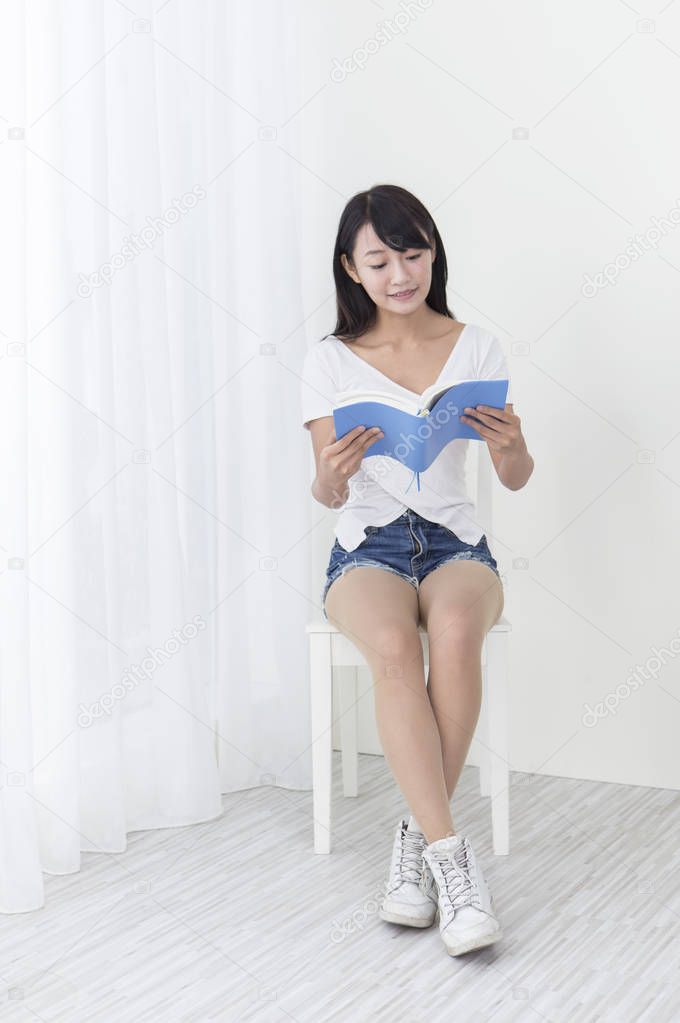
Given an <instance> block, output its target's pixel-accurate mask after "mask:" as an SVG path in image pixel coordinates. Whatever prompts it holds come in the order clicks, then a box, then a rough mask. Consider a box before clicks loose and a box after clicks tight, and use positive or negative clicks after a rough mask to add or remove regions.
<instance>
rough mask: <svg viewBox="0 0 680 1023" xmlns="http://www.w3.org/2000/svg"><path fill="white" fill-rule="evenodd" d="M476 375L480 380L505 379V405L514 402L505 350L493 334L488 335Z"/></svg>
mask: <svg viewBox="0 0 680 1023" xmlns="http://www.w3.org/2000/svg"><path fill="white" fill-rule="evenodd" d="M477 375H478V378H479V379H480V380H507V381H508V393H507V395H506V398H505V402H506V404H507V405H513V404H514V402H513V398H512V380H511V379H510V371H509V369H508V360H507V359H506V357H505V352H504V351H503V349H502V347H501V343H500V341H499V340H498V338H497V337H495V336H494V335H493V334H490V335H489V344H488V346H487V349H486V352H485V353H484V356H483V358H482V363H481V365H480V367H479V370H478V373H477Z"/></svg>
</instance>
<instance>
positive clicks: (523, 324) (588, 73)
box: [280, 0, 680, 788]
mask: <svg viewBox="0 0 680 1023" xmlns="http://www.w3.org/2000/svg"><path fill="white" fill-rule="evenodd" d="M636 6H637V7H638V9H639V11H640V14H639V15H638V14H636V13H635V12H634V11H633V10H632V8H631V7H630V6H629V5H628V4H626V3H624V2H614V0H611V2H608V3H601V4H598V5H592V4H587V3H586V2H585V0H577V2H576V3H572V4H562V5H553V4H551V5H543V4H540V3H538V2H533V3H528V4H523V5H521V6H518V5H507V4H504V3H500V2H478V3H475V4H465V5H462V4H457V3H456V4H453V3H448V4H447V3H444V2H443V0H433V2H432V3H429V4H425V3H422V4H420V5H419V4H415V3H414V4H410V5H409V4H397V3H392V2H389V0H385V2H384V3H381V4H380V5H377V4H375V5H374V4H371V3H361V4H360V3H358V2H355V3H344V4H342V5H341V4H334V5H333V10H332V12H330V13H329V11H328V9H325V10H323V11H322V10H316V9H311V5H310V11H309V12H308V17H307V21H306V31H307V33H308V36H309V44H308V47H307V49H308V57H307V60H306V63H305V67H304V69H302V74H301V78H302V80H303V85H304V88H303V89H302V90H301V94H300V95H301V101H300V109H299V112H298V113H297V114H296V115H295V117H294V119H293V121H292V123H291V131H292V130H293V128H294V132H295V134H294V135H292V134H291V136H290V138H289V139H288V140H287V137H286V135H285V131H284V132H283V133H282V135H281V140H280V141H281V144H282V145H283V146H284V147H286V145H287V142H288V144H289V145H290V147H291V149H290V152H291V155H292V156H293V157H294V158H295V159H296V160H299V161H301V162H302V163H303V165H304V166H305V167H306V168H307V169H308V171H309V175H308V202H307V206H306V210H305V218H304V225H303V233H304V242H305V244H304V251H305V253H306V267H305V274H306V293H305V308H306V309H307V310H308V316H309V318H308V320H307V324H306V329H307V333H308V337H309V338H310V339H316V338H318V337H320V336H321V335H322V334H324V333H326V332H327V331H329V330H331V329H332V327H333V324H334V300H333V281H332V276H331V255H332V246H333V241H334V235H335V229H336V226H337V221H338V217H339V214H340V211H341V209H342V206H343V205H344V202H345V201H346V200H347V199H348V198H349V197H350V196H351V195H352V194H353V193H354V192H356V191H358V190H359V189H362V188H366V187H368V186H370V185H371V184H375V183H378V182H392V183H397V184H400V185H403V186H404V187H406V188H409V189H411V190H412V191H413V192H415V193H416V194H417V195H418V196H419V197H420V198H421V199H422V200H423V202H424V203H425V204H426V205H427V206H428V208H429V209H430V211H431V212H432V214H433V216H434V217H435V219H436V221H437V224H438V227H439V230H440V232H441V234H442V236H443V239H444V242H445V245H446V250H447V256H448V260H449V269H450V287H449V304H450V306H451V308H452V309H453V311H454V313H455V314H456V316H457V317H458V318H459V319H461V320H463V321H473V322H476V323H479V324H481V325H483V326H486V327H488V328H490V329H492V330H494V332H495V333H497V335H498V336H499V338H500V339H501V341H502V343H503V345H504V348H505V351H506V352H507V354H508V357H509V365H510V372H511V374H512V378H513V385H514V393H515V397H516V402H515V409H516V411H517V413H518V414H519V415H520V416H521V418H522V424H523V429H524V432H525V436H526V438H527V441H528V445H529V449H530V451H531V453H532V454H533V456H534V458H535V462H536V469H535V472H534V475H533V477H532V478H531V480H530V482H529V484H528V485H527V487H526V488H525V489H523V490H522V491H519V492H517V493H512V492H510V491H507V490H505V489H504V488H502V487H501V486H500V484H499V483H498V484H497V487H496V491H495V509H494V529H493V537H492V538H491V540H490V544H491V547H492V550H493V552H494V554H495V556H496V558H497V559H498V561H499V565H500V567H501V570H502V572H503V575H504V578H505V586H506V609H505V613H506V615H507V617H509V618H510V619H511V621H512V623H513V627H514V632H513V636H512V646H511V650H512V660H511V673H510V679H511V689H512V696H511V708H512V709H511V743H510V749H511V764H512V767H513V768H514V769H516V770H520V771H535V772H538V773H542V774H554V775H563V776H568V777H576V778H589V779H599V780H605V781H616V782H627V783H632V784H641V785H653V786H668V787H671V788H680V761H679V758H678V757H677V754H676V748H677V744H676V737H677V734H678V726H679V724H680V670H679V667H680V659H679V658H678V652H679V651H680V609H679V608H678V599H677V582H676V580H677V574H678V564H679V561H680V559H679V554H680V540H679V539H678V528H677V523H678V518H679V512H680V418H679V416H678V405H679V402H678V398H677V391H678V380H679V375H680V374H679V368H680V360H679V359H678V342H679V338H678V327H677V322H678V306H679V305H680V301H679V292H678V284H679V283H680V278H679V277H678V273H679V272H680V178H679V175H678V168H679V166H680V160H679V157H680V143H679V141H678V133H677V130H676V128H675V120H676V119H675V117H674V116H673V115H674V112H675V106H676V104H675V103H674V97H676V96H677V91H678V87H679V86H680V4H668V3H667V2H666V4H665V6H664V4H663V3H658V4H641V3H640V2H638V3H637V4H636ZM400 11H401V12H402V16H403V18H404V30H403V31H401V32H396V33H394V34H395V37H394V38H393V39H392V41H390V42H388V43H386V44H383V45H380V44H379V41H377V33H378V31H379V24H378V23H379V22H381V21H384V20H385V19H393V18H394V16H395V15H396V14H397V13H398V12H400ZM405 12H406V13H405ZM408 12H410V13H408ZM314 19H316V20H314ZM371 40H374V43H373V44H372V43H371ZM361 48H363V49H364V51H366V50H371V49H374V50H376V52H374V53H373V54H372V55H369V56H368V59H367V61H366V64H365V66H364V67H363V69H361V70H358V69H357V70H354V71H352V72H351V73H348V74H346V75H345V76H344V78H343V76H342V75H341V74H336V76H335V77H336V78H342V80H341V81H335V80H333V79H332V77H331V70H332V69H333V67H336V68H337V66H338V65H337V64H334V63H333V61H334V58H337V60H338V61H339V62H342V61H344V60H345V58H348V57H352V56H353V57H354V59H355V60H358V59H361V56H362V54H361ZM663 218H665V220H664V219H663ZM634 236H636V237H637V239H638V241H637V243H636V244H637V246H638V248H639V252H640V255H639V256H635V258H634V259H631V258H630V256H629V257H626V249H627V246H628V245H629V242H630V240H631V239H632V238H633V237H634ZM643 246H644V247H643ZM617 257H619V263H620V269H619V270H618V272H617V271H616V270H613V273H615V274H616V276H615V279H613V281H612V283H609V284H606V285H605V286H602V287H595V286H591V288H590V290H588V289H584V287H583V285H584V280H585V277H584V275H586V274H587V275H590V276H589V278H588V279H589V280H591V279H594V278H595V277H596V275H597V274H598V273H601V272H602V271H603V269H604V268H605V267H607V265H608V264H609V265H610V267H609V268H610V269H612V264H614V263H615V262H616V261H617ZM591 292H592V293H591ZM304 439H305V442H306V443H309V441H308V438H307V437H306V436H305V438H304ZM315 516H316V517H315V521H318V523H319V526H318V528H317V529H316V530H315V532H314V533H313V541H314V543H315V545H316V549H315V568H314V573H315V574H314V581H313V584H312V592H313V594H314V596H315V597H316V596H317V593H318V591H319V589H320V586H321V583H322V577H323V569H324V567H325V563H326V560H327V556H328V549H329V547H330V543H331V541H332V538H333V536H332V531H333V524H334V521H335V513H333V512H331V511H329V510H325V509H323V508H322V507H321V506H320V505H316V506H315ZM672 641H675V642H674V644H673V645H674V647H675V651H674V650H673V649H672V648H671V647H670V644H671V642H672ZM661 647H665V648H667V654H666V656H665V660H666V663H665V665H663V666H661V669H660V670H659V671H658V672H657V671H656V668H655V666H656V664H657V661H656V660H655V657H656V654H655V651H657V650H658V648H661ZM640 668H641V669H642V672H644V675H646V680H645V678H644V676H643V673H642V672H640V671H639V670H638V669H640ZM634 671H637V678H638V679H639V682H638V684H637V688H635V689H632V688H631V687H630V684H629V685H628V686H626V682H627V680H628V682H629V683H630V679H631V676H632V674H633V672H634ZM650 671H651V672H654V674H650ZM621 686H623V688H622V689H620V690H619V693H620V695H619V696H618V697H617V695H616V690H617V687H621ZM626 688H627V689H628V693H627V694H626ZM605 699H608V701H609V704H610V709H609V710H608V711H607V712H606V714H605V715H604V716H602V717H600V718H599V719H597V720H595V723H594V724H591V721H592V720H593V717H592V715H591V716H590V717H588V716H585V717H584V712H585V704H586V703H587V704H588V705H589V706H590V707H591V708H592V707H595V706H596V705H597V704H599V703H601V702H602V701H604V700H605ZM368 705H369V701H367V700H364V701H363V706H364V707H367V706H368ZM369 719H370V715H369V718H367V720H366V721H365V722H364V724H363V728H364V734H365V736H366V743H367V744H369V745H370V741H369V736H370V734H371V724H370V720H369Z"/></svg>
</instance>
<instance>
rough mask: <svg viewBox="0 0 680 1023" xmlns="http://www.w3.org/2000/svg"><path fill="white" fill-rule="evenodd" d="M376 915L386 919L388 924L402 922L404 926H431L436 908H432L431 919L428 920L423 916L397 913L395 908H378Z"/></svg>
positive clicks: (435, 914)
mask: <svg viewBox="0 0 680 1023" xmlns="http://www.w3.org/2000/svg"><path fill="white" fill-rule="evenodd" d="M378 916H379V917H380V919H381V920H386V921H387V923H388V924H403V925H404V926H405V927H431V926H432V924H433V923H434V921H435V918H436V916H437V908H436V906H433V908H432V919H431V920H428V919H427V918H426V917H425V918H422V917H421V918H418V917H412V916H406V915H405V914H403V913H399V912H398V911H397V910H390V909H382V908H381V909H379V910H378Z"/></svg>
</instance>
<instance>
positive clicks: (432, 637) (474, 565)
mask: <svg viewBox="0 0 680 1023" xmlns="http://www.w3.org/2000/svg"><path fill="white" fill-rule="evenodd" d="M419 605H420V615H421V618H422V620H423V624H424V626H425V628H426V629H427V633H428V642H429V643H430V645H431V646H432V645H433V643H434V644H436V645H439V646H449V647H450V648H453V649H458V650H460V651H461V652H465V651H467V652H469V651H477V650H480V649H481V645H482V642H483V640H484V637H485V636H486V634H487V632H488V631H489V629H491V628H492V626H493V625H495V624H496V622H497V621H498V619H499V618H500V616H501V614H502V611H503V606H504V596H503V584H502V582H501V580H500V579H499V577H498V576H497V575H496V573H495V572H494V571H493V569H491V568H489V566H488V565H485V564H483V563H482V562H480V561H474V560H469V559H465V558H462V559H460V560H457V561H449V562H447V563H446V564H444V565H440V566H439V568H435V569H434V570H433V571H432V572H430V573H429V575H427V576H426V577H425V579H423V581H422V582H421V583H420V591H419Z"/></svg>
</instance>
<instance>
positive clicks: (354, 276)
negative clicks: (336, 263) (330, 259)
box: [340, 252, 361, 284]
mask: <svg viewBox="0 0 680 1023" xmlns="http://www.w3.org/2000/svg"><path fill="white" fill-rule="evenodd" d="M340 262H341V263H342V265H343V267H344V268H345V271H346V273H348V274H349V276H350V277H351V278H352V280H353V281H354V283H355V284H360V283H361V282H360V281H359V278H358V277H357V274H356V271H355V270H353V269H352V267H351V266H350V262H349V260H348V258H347V255H346V254H345V253H344V252H343V253H342V255H341V256H340Z"/></svg>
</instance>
